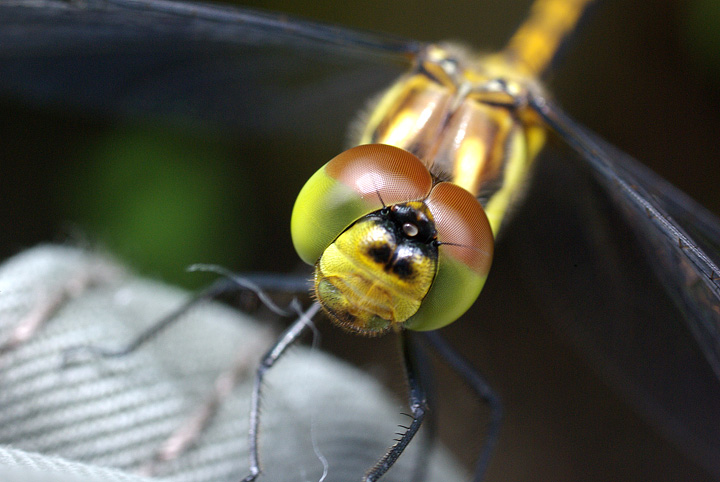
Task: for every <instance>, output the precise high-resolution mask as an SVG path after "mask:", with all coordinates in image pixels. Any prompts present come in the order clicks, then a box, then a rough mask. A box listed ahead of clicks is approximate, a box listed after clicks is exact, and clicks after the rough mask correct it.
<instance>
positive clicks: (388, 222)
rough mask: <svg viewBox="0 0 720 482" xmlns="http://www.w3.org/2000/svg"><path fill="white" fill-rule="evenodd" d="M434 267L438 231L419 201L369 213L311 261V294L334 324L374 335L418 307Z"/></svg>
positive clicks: (433, 276)
mask: <svg viewBox="0 0 720 482" xmlns="http://www.w3.org/2000/svg"><path fill="white" fill-rule="evenodd" d="M437 265H438V245H437V231H436V230H435V223H434V221H433V218H432V214H431V213H430V211H429V210H428V208H427V206H426V205H425V204H423V203H422V202H407V203H402V204H395V205H393V206H391V207H386V208H383V209H381V210H379V211H376V212H373V213H371V214H368V215H366V216H364V217H363V218H361V219H360V220H358V221H357V222H355V223H354V224H353V225H352V226H350V227H349V228H348V229H346V230H345V231H344V232H343V233H342V234H341V235H340V236H338V238H337V239H336V240H335V241H334V242H333V243H332V244H331V245H330V246H328V247H327V248H326V249H325V251H324V252H323V254H322V257H321V258H320V260H319V261H318V262H317V264H316V265H315V294H316V296H317V299H318V301H320V303H321V304H322V305H323V307H324V308H325V310H326V312H327V313H328V314H329V315H330V316H331V317H332V319H333V321H334V322H335V323H336V324H338V325H339V326H341V327H343V328H345V329H347V330H349V331H353V332H358V333H363V334H379V333H382V332H385V331H387V330H389V329H390V328H392V327H393V326H399V324H401V323H403V322H404V321H406V320H407V319H409V318H410V317H411V316H412V315H414V314H415V313H416V312H417V310H418V308H420V305H421V303H422V302H423V299H424V298H425V295H427V293H428V291H429V289H430V286H431V285H432V282H433V280H434V279H435V274H436V273H437Z"/></svg>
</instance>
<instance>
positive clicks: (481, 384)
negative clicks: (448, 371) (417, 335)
mask: <svg viewBox="0 0 720 482" xmlns="http://www.w3.org/2000/svg"><path fill="white" fill-rule="evenodd" d="M423 338H424V339H425V340H427V342H428V343H429V344H430V345H431V346H432V347H433V349H435V351H436V352H437V353H438V354H439V355H440V356H441V357H442V358H443V359H445V361H446V362H447V363H448V365H450V367H452V369H453V370H455V372H457V373H458V374H459V375H460V377H462V379H463V380H465V382H466V383H467V384H468V385H469V386H470V388H471V389H472V391H473V392H475V393H476V394H477V395H478V396H479V397H480V398H481V399H482V401H483V402H485V403H486V404H487V405H488V407H489V408H490V424H489V425H488V430H487V435H486V436H485V444H484V445H483V448H482V450H481V452H480V455H479V456H478V459H477V462H476V463H475V474H474V477H473V482H481V481H482V480H483V478H484V477H485V472H486V470H487V467H488V464H489V462H490V456H491V455H492V452H493V450H494V449H495V446H496V445H497V441H498V436H499V434H500V424H501V422H502V403H501V402H500V398H499V397H498V396H497V394H496V393H495V391H494V390H493V389H492V388H490V386H489V385H488V383H487V381H486V380H485V379H484V378H483V377H482V376H481V375H480V374H479V373H478V372H477V371H475V370H474V369H473V368H472V366H470V363H468V361H467V360H465V358H463V357H462V356H461V355H460V354H459V353H458V352H457V351H456V350H455V349H453V348H452V347H451V346H450V345H449V344H448V342H447V341H445V339H444V338H443V337H442V336H440V334H439V333H438V332H437V331H428V332H424V333H423Z"/></svg>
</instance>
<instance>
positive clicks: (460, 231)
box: [425, 182, 495, 276]
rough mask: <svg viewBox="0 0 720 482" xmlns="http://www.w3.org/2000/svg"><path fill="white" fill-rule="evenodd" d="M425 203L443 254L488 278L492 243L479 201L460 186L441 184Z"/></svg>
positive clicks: (488, 224) (486, 220) (489, 229)
mask: <svg viewBox="0 0 720 482" xmlns="http://www.w3.org/2000/svg"><path fill="white" fill-rule="evenodd" d="M425 204H427V206H428V208H430V212H431V213H432V215H433V218H434V219H435V229H436V230H437V232H438V241H439V242H440V245H441V246H442V251H443V252H444V253H446V254H447V255H448V256H449V257H450V258H452V260H454V261H456V262H459V263H462V264H463V265H465V266H467V267H468V268H470V269H472V270H473V271H474V272H476V273H477V274H478V275H479V276H487V274H488V272H489V271H490V265H491V264H492V257H493V247H494V243H495V241H494V238H493V233H492V229H491V228H490V223H489V222H488V218H487V216H486V215H485V210H484V209H483V208H482V206H481V205H480V203H479V202H478V200H477V199H476V198H475V197H474V196H473V195H472V194H470V193H469V192H468V191H466V190H465V189H463V188H461V187H460V186H457V185H455V184H451V183H449V182H441V183H439V184H437V185H436V186H435V187H434V188H433V190H432V192H431V193H430V196H428V198H427V199H426V200H425Z"/></svg>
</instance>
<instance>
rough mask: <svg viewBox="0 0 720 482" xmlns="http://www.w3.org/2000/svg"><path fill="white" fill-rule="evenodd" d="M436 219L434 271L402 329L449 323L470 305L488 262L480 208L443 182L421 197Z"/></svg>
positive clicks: (489, 248) (488, 235)
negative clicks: (435, 261)
mask: <svg viewBox="0 0 720 482" xmlns="http://www.w3.org/2000/svg"><path fill="white" fill-rule="evenodd" d="M425 204H426V205H427V206H428V208H429V209H430V212H431V213H432V215H433V219H434V220H435V229H436V230H437V241H438V243H439V247H438V273H437V275H436V276H435V281H434V282H433V285H432V286H431V288H430V290H429V291H428V294H427V296H425V299H424V300H423V303H422V305H421V306H420V308H419V309H418V311H417V312H416V313H415V315H413V316H412V317H411V318H410V319H409V320H408V322H407V323H406V325H405V326H406V327H407V328H409V329H412V330H420V331H423V330H435V329H438V328H441V327H443V326H445V325H447V324H449V323H452V322H453V321H455V320H456V319H458V318H459V317H460V316H462V314H463V313H465V311H467V310H468V309H469V308H470V306H472V304H473V303H474V302H475V300H476V299H477V297H478V295H480V291H481V290H482V287H483V285H484V284H485V280H486V279H487V276H488V272H489V271H490V265H491V264H492V257H493V247H494V240H493V234H492V230H491V228H490V223H489V222H488V219H487V216H486V215H485V211H484V210H483V208H482V206H481V205H480V203H479V202H478V200H477V199H475V197H473V195H472V194H470V193H469V192H467V191H466V190H465V189H463V188H461V187H460V186H457V185H455V184H451V183H448V182H441V183H439V184H437V185H435V187H433V189H432V191H431V193H430V195H429V196H428V197H427V199H425Z"/></svg>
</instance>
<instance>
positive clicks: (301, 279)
mask: <svg viewBox="0 0 720 482" xmlns="http://www.w3.org/2000/svg"><path fill="white" fill-rule="evenodd" d="M198 266H199V267H203V265H196V268H197V267H198ZM218 269H219V268H218ZM195 270H197V271H200V270H203V271H205V270H204V269H195ZM208 270H210V269H208ZM213 271H217V269H214V270H213ZM222 274H224V275H225V276H224V277H223V278H220V279H218V280H217V281H215V282H214V283H213V284H212V285H210V286H209V287H207V288H205V289H204V290H203V291H201V292H199V293H198V294H196V295H194V296H193V297H192V298H191V299H190V300H188V301H187V302H185V303H184V304H182V305H181V306H179V307H178V308H177V309H175V310H173V311H172V312H170V313H168V314H167V315H166V316H164V317H163V318H161V319H159V320H158V321H157V322H155V323H153V324H152V325H150V326H149V327H148V328H147V329H146V330H144V331H142V332H141V333H140V334H138V335H137V336H136V337H135V338H134V339H132V340H131V341H130V342H129V343H127V344H126V345H124V346H121V347H119V348H107V347H103V346H96V345H83V346H76V347H72V348H69V349H67V350H66V351H65V353H64V364H65V365H68V364H72V363H77V362H78V361H79V358H80V357H83V356H84V357H89V358H119V357H123V356H127V355H129V354H130V353H132V352H134V351H135V350H137V349H139V348H140V347H142V346H143V345H144V344H145V343H147V342H149V341H151V340H153V339H154V338H156V337H157V336H158V335H159V334H160V333H162V332H163V331H164V330H166V329H168V328H169V327H170V326H172V325H174V324H175V323H176V322H177V321H179V320H180V319H181V318H182V316H183V315H184V314H185V313H187V312H188V311H189V310H190V309H191V308H193V307H195V306H197V305H198V304H200V303H202V302H205V301H208V300H212V299H214V298H217V297H219V296H221V295H223V294H227V293H233V292H237V291H243V290H246V291H249V292H253V293H255V294H256V295H257V296H258V297H259V298H260V300H261V301H262V302H263V303H264V304H265V305H266V306H268V307H270V309H272V310H273V311H275V312H277V313H278V314H281V315H283V316H287V315H289V314H291V313H288V312H286V311H285V310H283V309H282V308H277V307H275V305H274V304H273V302H272V300H270V298H269V297H268V296H267V295H266V294H265V291H282V292H291V293H307V292H308V286H309V283H308V277H307V276H306V275H282V274H275V273H248V274H241V275H235V274H232V273H229V272H226V271H224V270H223V272H222Z"/></svg>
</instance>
